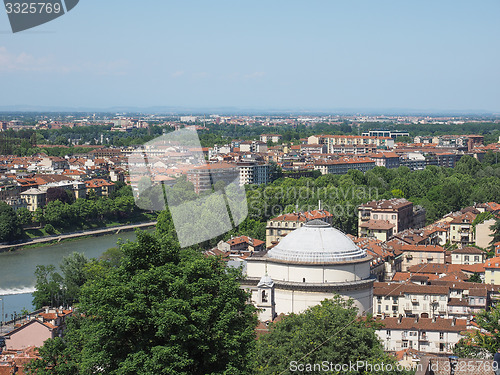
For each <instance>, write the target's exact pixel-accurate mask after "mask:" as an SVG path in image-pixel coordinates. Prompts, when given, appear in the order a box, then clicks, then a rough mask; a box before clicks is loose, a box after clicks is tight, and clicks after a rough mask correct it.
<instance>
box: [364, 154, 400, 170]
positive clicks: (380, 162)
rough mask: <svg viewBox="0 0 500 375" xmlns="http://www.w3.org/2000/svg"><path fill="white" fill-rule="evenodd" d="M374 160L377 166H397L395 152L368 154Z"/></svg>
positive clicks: (389, 167)
mask: <svg viewBox="0 0 500 375" xmlns="http://www.w3.org/2000/svg"><path fill="white" fill-rule="evenodd" d="M370 158H372V159H373V160H374V161H375V165H376V166H377V167H385V168H387V169H392V168H398V167H399V155H398V154H396V153H395V152H377V153H374V154H371V155H370Z"/></svg>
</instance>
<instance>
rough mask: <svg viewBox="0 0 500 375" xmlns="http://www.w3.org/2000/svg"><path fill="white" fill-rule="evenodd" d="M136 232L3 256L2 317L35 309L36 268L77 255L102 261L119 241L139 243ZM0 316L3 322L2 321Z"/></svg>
mask: <svg viewBox="0 0 500 375" xmlns="http://www.w3.org/2000/svg"><path fill="white" fill-rule="evenodd" d="M135 238H136V236H135V232H122V233H120V234H113V235H107V236H100V237H88V238H84V239H81V240H75V241H70V242H61V243H57V244H55V245H49V246H43V247H37V248H31V249H22V250H16V251H12V252H4V253H0V299H2V300H3V301H0V315H1V309H2V302H3V309H4V319H6V318H5V315H7V319H6V320H10V318H11V315H12V314H14V312H16V313H20V312H21V310H22V309H23V308H26V309H28V310H31V309H32V307H33V306H32V305H31V300H32V296H31V293H32V292H33V291H34V290H35V281H36V279H35V269H36V266H37V265H49V264H53V265H55V266H57V265H59V263H60V262H61V260H62V258H63V257H65V256H67V255H70V254H71V253H73V252H75V251H76V252H79V253H83V254H85V256H86V257H87V258H98V257H99V256H101V254H102V253H104V252H105V251H106V250H107V249H109V248H110V247H114V246H116V243H117V241H118V240H119V239H122V240H123V241H127V240H135ZM1 320H2V319H1V317H0V321H1Z"/></svg>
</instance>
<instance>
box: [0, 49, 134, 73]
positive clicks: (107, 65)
mask: <svg viewBox="0 0 500 375" xmlns="http://www.w3.org/2000/svg"><path fill="white" fill-rule="evenodd" d="M128 66H129V62H128V61H127V60H124V59H121V60H114V61H95V62H94V61H76V62H71V63H64V62H63V63H61V62H60V61H57V60H56V59H55V58H54V57H52V56H42V57H36V56H33V55H30V54H28V53H26V52H21V53H12V52H10V51H9V50H7V48H5V47H2V46H0V73H1V72H54V73H65V74H67V73H74V72H85V73H93V74H96V75H124V74H125V73H126V71H127V68H128Z"/></svg>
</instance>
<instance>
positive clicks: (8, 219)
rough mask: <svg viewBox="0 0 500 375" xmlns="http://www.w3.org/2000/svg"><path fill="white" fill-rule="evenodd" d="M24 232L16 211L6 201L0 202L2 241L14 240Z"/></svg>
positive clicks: (0, 237)
mask: <svg viewBox="0 0 500 375" xmlns="http://www.w3.org/2000/svg"><path fill="white" fill-rule="evenodd" d="M21 234H22V230H21V227H20V225H19V221H18V218H17V215H16V211H14V209H13V208H12V207H11V206H9V205H8V204H7V203H5V202H0V242H5V241H13V240H16V239H18V238H19V237H20V236H21Z"/></svg>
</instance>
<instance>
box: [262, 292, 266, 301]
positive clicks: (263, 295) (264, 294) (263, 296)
mask: <svg viewBox="0 0 500 375" xmlns="http://www.w3.org/2000/svg"><path fill="white" fill-rule="evenodd" d="M262 302H267V293H266V291H265V290H263V291H262Z"/></svg>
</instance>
